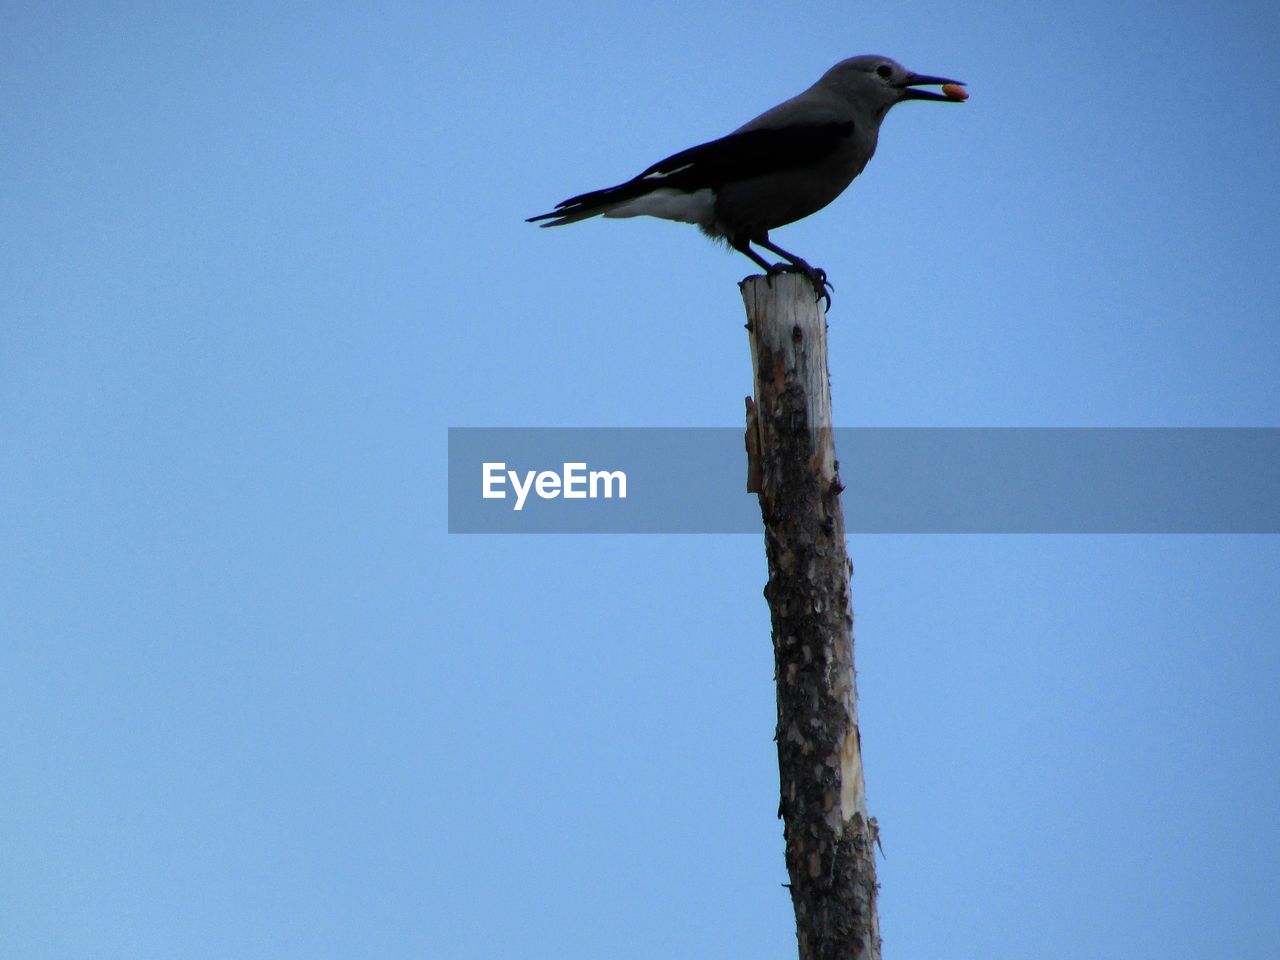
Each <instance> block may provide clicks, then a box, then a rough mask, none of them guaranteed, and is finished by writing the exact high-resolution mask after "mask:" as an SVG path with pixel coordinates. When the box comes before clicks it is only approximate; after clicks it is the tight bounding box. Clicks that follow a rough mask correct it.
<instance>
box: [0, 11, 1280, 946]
mask: <svg viewBox="0 0 1280 960" xmlns="http://www.w3.org/2000/svg"><path fill="white" fill-rule="evenodd" d="M1278 48H1280V8H1277V6H1276V5H1275V4H1274V3H1270V2H1262V0H1248V2H1235V3H1230V2H1229V3H1222V2H1215V3H1210V2H1208V0H1205V2H1196V3H1189V2H1173V3H1155V2H1148V3H1140V2H1135V0H1117V2H1107V3H1103V2H1096V3H1095V2H1088V3H1080V2H1066V3H1060V4H1050V5H1036V4H1027V3H1012V2H1008V3H990V4H969V5H966V4H955V3H934V2H928V0H921V2H917V3H912V4H909V5H902V4H862V3H855V4H851V3H806V4H793V5H786V4H782V5H780V4H778V3H754V2H746V3H736V4H731V5H728V4H726V5H711V4H700V5H699V4H688V3H681V4H675V3H659V4H654V3H646V4H632V5H620V4H613V3H607V2H606V3H595V4H582V5H569V4H564V3H557V2H550V3H539V4H527V5H523V6H514V7H513V6H512V5H510V4H493V3H486V2H477V3H469V4H459V5H450V6H447V7H443V8H442V6H441V5H440V4H430V3H405V4H373V5H368V4H363V5H361V4H349V5H341V4H311V3H309V4H287V3H286V4H260V5H254V4H237V3H228V4H221V5H215V6H203V5H202V6H194V5H190V4H182V3H176V4H175V3H151V4H140V3H133V4H116V5H113V6H111V7H98V6H92V5H88V4H63V5H50V4H35V3H26V4H21V3H9V4H6V5H4V7H3V11H2V12H0V91H3V94H2V95H0V130H3V139H4V148H3V149H0V797H2V798H3V800H0V864H2V865H3V866H2V869H0V903H2V904H3V907H0V956H4V957H14V958H24V960H42V958H75V960H84V958H99V957H102V958H114V957H120V958H153V957H154V958H165V960H175V958H184V960H185V958H218V960H222V958H226V957H237V958H244V960H247V958H273V960H275V958H282V957H289V958H293V957H297V958H306V960H317V958H328V957H332V958H344V960H345V958H351V957H406V958H408V957H413V958H421V957H432V958H434V957H447V958H451V960H468V958H477V960H479V958H483V960H492V958H494V957H502V958H510V960H517V958H547V957H555V958H558V960H577V958H584V960H586V958H590V960H600V958H605V957H607V958H610V960H625V958H644V960H653V958H659V957H662V958H685V957H699V958H714V957H724V958H730V957H732V958H735V960H754V958H761V960H763V958H769V960H776V958H778V957H786V956H790V955H793V951H794V934H793V925H792V918H791V912H790V904H789V901H788V899H787V896H786V891H785V890H784V889H783V888H782V887H781V886H780V884H781V883H782V882H784V881H785V879H786V878H785V875H784V868H783V862H782V849H781V831H780V825H779V823H778V821H777V820H776V819H775V818H774V813H775V810H776V806H777V784H776V757H775V754H774V752H773V743H772V741H771V735H772V723H773V711H774V706H773V685H772V683H773V681H772V659H771V650H770V644H769V633H768V629H769V628H768V611H767V609H766V607H765V604H764V601H763V599H762V597H761V594H760V591H761V587H762V585H763V582H764V578H765V565H764V556H763V548H762V544H761V542H760V539H759V538H757V537H753V536H736V537H694V536H685V537H681V536H670V537H622V536H618V537H577V538H573V537H526V538H519V537H491V538H482V537H471V538H468V537H450V536H448V535H447V534H446V533H445V511H444V503H445V499H444V498H445V491H444V489H443V483H444V476H445V462H444V457H445V436H446V433H445V431H446V428H447V427H449V426H476V425H499V426H524V425H528V426H554V425H597V426H612V425H627V426H644V425H664V426H669V425H677V426H684V425H692V426H726V425H734V424H737V423H739V422H740V419H741V410H742V397H743V395H744V394H745V393H747V392H748V391H749V389H750V363H749V357H748V351H747V343H746V339H745V336H744V334H743V331H742V320H743V317H742V312H741V304H740V301H739V298H738V292H737V289H736V287H735V282H736V281H737V280H738V279H740V278H741V277H742V276H743V275H744V274H746V273H747V272H749V268H750V265H749V264H748V263H747V261H746V260H745V259H743V258H741V257H739V256H737V255H736V254H729V253H727V252H725V251H723V250H721V249H718V248H716V247H714V246H712V245H711V244H708V243H707V242H706V241H705V240H704V239H703V238H701V237H700V236H698V234H697V232H696V231H694V230H693V229H691V228H687V227H681V226H677V225H673V224H669V223H662V222H658V221H639V220H637V221H626V222H591V223H585V224H581V225H578V226H574V227H572V228H568V229H564V230H558V231H538V230H535V229H534V228H533V227H531V226H529V225H527V224H525V223H523V222H522V218H523V217H526V216H529V215H531V214H534V213H539V212H542V211H543V210H545V209H547V208H548V207H549V205H550V204H553V203H554V202H556V201H558V200H560V199H562V198H563V197H565V196H568V195H570V194H572V193H575V192H578V191H581V190H585V189H590V188H594V187H598V186H605V185H608V184H611V183H615V182H617V181H619V180H621V179H624V178H626V177H629V176H631V175H633V174H634V173H636V172H638V171H639V170H640V169H642V168H643V167H644V166H645V165H647V164H648V163H650V162H652V161H653V160H656V159H658V158H660V157H662V156H665V155H666V154H668V153H671V152H674V151H675V150H678V149H681V148H683V147H686V146H689V145H691V144H693V143H696V142H699V141H701V140H705V139H709V138H712V137H715V136H718V135H720V134H722V133H725V132H727V131H728V130H730V129H732V128H733V127H736V126H737V125H739V124H740V123H742V122H744V121H745V120H747V119H749V118H750V117H752V116H753V115H754V114H756V113H757V112H759V111H760V110H762V109H764V108H765V107H768V106H771V105H772V104H773V103H775V102H777V101H779V100H781V99H783V98H785V97H787V96H790V95H792V94H794V93H796V92H798V91H799V90H800V89H802V88H803V87H805V86H807V85H808V84H809V83H811V82H812V81H813V80H814V79H816V78H817V76H818V75H819V74H820V73H821V72H822V71H823V70H825V69H826V68H827V67H828V66H830V65H831V64H832V63H834V62H835V61H837V60H839V59H842V58H844V57H846V56H851V55H854V54H857V53H865V52H878V53H885V54H889V55H892V56H895V57H897V58H898V59H900V60H902V61H903V62H905V63H906V64H908V65H909V66H910V67H912V68H914V69H916V70H919V71H922V72H931V73H940V74H945V75H950V76H957V77H960V78H961V79H963V80H965V81H967V82H968V83H969V84H970V89H971V91H972V100H971V101H970V102H969V103H968V104H966V105H964V106H951V105H936V104H908V105H906V106H904V107H901V108H899V109H898V110H895V112H894V113H893V114H892V115H891V116H890V117H889V119H888V121H887V123H886V125H885V128H884V131H883V134H882V137H881V141H880V151H879V154H878V155H877V157H876V158H875V159H874V160H873V161H872V164H871V166H870V167H869V168H868V170H867V172H866V173H865V174H864V176H862V177H861V178H860V179H859V180H858V182H857V183H856V184H855V185H854V187H853V188H852V189H851V190H850V191H849V192H848V193H847V194H845V195H844V196H843V197H841V198H840V200H838V201H837V202H836V203H835V204H834V205H832V206H831V207H829V208H828V209H827V210H825V211H823V212H822V213H821V214H819V215H817V216H815V217H813V218H811V219H810V220H807V221H805V222H803V223H800V224H796V225H794V226H792V227H788V228H785V229H784V230H781V231H779V232H778V233H777V234H776V235H775V239H776V240H777V241H778V242H779V243H781V244H782V245H783V246H785V247H787V248H789V249H794V250H796V251H797V252H800V253H802V254H803V255H805V256H806V257H808V258H809V259H810V260H812V261H813V262H815V263H818V264H820V265H822V266H824V267H825V268H826V269H827V270H828V271H829V272H830V274H831V276H832V278H833V280H834V281H835V284H836V301H835V309H834V311H833V313H832V315H831V364H832V380H833V388H834V395H835V406H836V411H837V418H838V420H839V422H840V424H841V425H843V426H859V425H876V426H919V425H928V426H965V425H983V426H1005V425H1018V426H1038V425H1052V426H1062V425H1071V426H1107V425H1116V426H1148V425H1153V426H1184V425H1185V426H1206V425H1222V426H1280V387H1278V381H1277V375H1276V371H1277V370H1280V325H1278V323H1277V320H1278V317H1277V304H1278V303H1280V270H1278V269H1277V251H1278V250H1280V191H1278V190H1277V188H1276V181H1275V168H1276V157H1277V148H1278V146H1280V90H1278V88H1277V79H1278V78H1277V76H1276V50H1277V49H1278ZM850 551H851V554H852V556H853V559H854V562H855V565H856V568H857V573H856V576H855V579H854V605H855V610H856V616H857V633H858V648H857V658H858V667H859V673H860V676H859V682H860V688H861V693H862V698H863V699H862V716H863V741H864V745H865V749H866V765H867V780H868V789H869V796H870V805H871V809H872V812H873V813H874V814H875V815H876V816H877V817H878V818H879V821H880V823H881V826H882V829H883V835H884V845H885V852H886V854H887V859H885V860H883V861H882V862H881V880H882V883H883V892H882V899H881V920H882V926H883V933H884V937H885V951H886V956H889V957H897V958H907V957H922V958H924V957H983V958H984V960H993V958H1004V957H1007V958H1019V960H1022V958H1026V957H1037V958H1041V960H1053V958H1067V957H1070V958H1073V960H1074V958H1076V957H1079V956H1081V955H1085V956H1088V957H1091V958H1110V957H1114V958H1123V960H1143V958H1157V957H1158V958H1161V960H1170V958H1183V957H1185V958H1197V960H1198V958H1202V957H1206V956H1210V957H1212V956H1221V957H1231V958H1233V960H1271V958H1273V957H1274V956H1275V950H1276V943H1277V942H1280V913H1277V911H1276V908H1275V905H1276V902H1277V899H1278V898H1280V868H1277V866H1276V865H1277V863H1280V828H1278V827H1277V818H1276V810H1277V809H1280V764H1278V763H1277V742H1278V739H1280V738H1278V735H1280V697H1278V696H1277V682H1276V677H1277V674H1280V646H1278V644H1277V630H1276V624H1277V620H1278V619H1280V541H1278V540H1277V539H1276V538H1268V537H1261V536H1254V537H1247V536H1241V537H1159V536H1151V537H1118V536H1113V537H1084V536H1080V537H981V536H968V537H960V536H953V537H891V536H877V537H856V538H853V539H852V540H851V542H850Z"/></svg>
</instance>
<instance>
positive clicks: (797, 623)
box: [742, 274, 880, 960]
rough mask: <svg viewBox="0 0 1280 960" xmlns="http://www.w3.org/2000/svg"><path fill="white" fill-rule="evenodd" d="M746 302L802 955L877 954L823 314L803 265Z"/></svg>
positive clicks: (754, 448) (755, 452) (782, 769)
mask: <svg viewBox="0 0 1280 960" xmlns="http://www.w3.org/2000/svg"><path fill="white" fill-rule="evenodd" d="M742 297H743V300H744V301H745V302H746V307H747V330H748V332H749V335H750V337H751V359H752V365H753V367H754V373H755V399H754V401H753V400H752V398H750V397H748V398H747V452H748V461H749V467H748V481H747V483H748V490H750V491H752V492H754V493H757V494H759V497H760V513H761V515H762V517H763V519H764V528H765V550H766V553H767V556H768V561H769V583H768V585H767V586H766V587H765V591H764V593H765V598H766V599H767V600H768V602H769V610H770V614H771V618H772V621H773V650H774V664H775V667H774V669H775V679H776V680H777V684H778V729H777V733H776V735H775V739H776V740H777V742H778V772H779V775H780V780H781V786H782V802H781V804H780V806H779V808H778V814H779V816H780V817H781V818H782V820H783V825H784V829H783V833H784V836H785V839H786V861H787V873H788V874H789V876H790V878H791V902H792V905H793V906H794V907H795V913H796V939H797V941H798V942H799V948H800V960H837V958H838V960H853V958H857V960H879V957H880V924H879V920H878V919H877V916H876V891H877V884H876V870H875V858H874V856H873V853H872V845H873V843H874V841H875V840H876V824H875V821H874V820H873V819H871V818H870V817H868V815H867V800H866V788H865V785H864V783H863V778H862V747H861V740H860V738H859V735H858V694H857V688H856V686H855V682H854V668H853V611H852V607H851V606H850V603H849V575H850V573H851V566H850V563H849V557H848V554H847V553H846V550H845V540H844V513H843V511H842V510H841V507H840V491H841V490H842V489H843V488H842V486H841V484H840V478H839V475H838V464H837V463H836V458H835V445H834V442H833V440H832V435H831V387H830V376H829V374H828V370H827V331H826V317H825V314H824V313H823V310H822V308H821V306H820V304H818V303H816V302H815V301H814V292H813V287H812V285H811V284H810V282H809V280H808V278H806V277H804V276H801V275H799V274H780V275H775V276H773V277H772V278H771V279H770V280H766V278H764V277H760V276H756V277H748V278H747V279H746V280H744V281H743V283H742Z"/></svg>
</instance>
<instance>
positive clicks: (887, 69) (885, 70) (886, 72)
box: [876, 63, 893, 80]
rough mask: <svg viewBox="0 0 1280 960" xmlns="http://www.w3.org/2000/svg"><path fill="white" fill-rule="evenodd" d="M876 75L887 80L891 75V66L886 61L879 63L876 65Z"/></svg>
mask: <svg viewBox="0 0 1280 960" xmlns="http://www.w3.org/2000/svg"><path fill="white" fill-rule="evenodd" d="M876 76H877V77H881V78H883V79H885V80H888V79H889V78H890V77H891V76H893V67H891V66H889V65H888V64H887V63H882V64H880V66H878V67H876Z"/></svg>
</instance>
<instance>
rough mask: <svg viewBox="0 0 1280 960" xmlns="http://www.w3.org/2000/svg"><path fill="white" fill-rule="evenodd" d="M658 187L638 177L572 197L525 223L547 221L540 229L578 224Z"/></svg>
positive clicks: (540, 224) (539, 224) (541, 224)
mask: <svg viewBox="0 0 1280 960" xmlns="http://www.w3.org/2000/svg"><path fill="white" fill-rule="evenodd" d="M656 186H657V184H655V183H653V182H648V183H645V182H643V181H642V180H641V178H640V177H636V179H634V180H628V181H627V182H626V183H620V184H618V185H617V186H616V187H605V188H604V189H603V190H592V191H591V192H590V193H582V194H579V195H578V196H576V197H570V198H569V199H568V200H562V201H560V202H559V203H557V204H556V208H555V209H554V210H552V211H551V212H550V213H540V214H538V215H537V216H536V217H529V218H528V219H527V220H526V221H525V222H526V223H538V221H539V220H545V221H547V222H546V223H538V226H540V227H559V226H562V225H563V224H566V223H577V222H578V221H579V220H587V219H589V218H591V217H598V216H600V215H601V214H605V213H608V212H609V211H610V210H614V209H616V208H618V207H620V206H622V204H624V203H626V202H627V201H629V200H634V199H635V198H636V197H642V196H644V195H645V194H646V193H649V192H650V191H652V190H653V189H654V188H655V187H656Z"/></svg>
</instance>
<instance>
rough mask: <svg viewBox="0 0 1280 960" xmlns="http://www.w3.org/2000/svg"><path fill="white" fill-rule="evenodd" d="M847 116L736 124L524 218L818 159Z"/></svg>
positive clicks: (584, 213) (590, 210) (565, 217)
mask: <svg viewBox="0 0 1280 960" xmlns="http://www.w3.org/2000/svg"><path fill="white" fill-rule="evenodd" d="M853 131H854V125H853V121H851V120H850V121H846V122H832V123H822V124H807V125H804V126H798V125H797V126H790V127H776V128H772V129H767V130H742V131H738V132H737V133H731V134H729V135H728V136H726V137H721V138H720V139H718V140H711V141H710V142H708V143H701V144H699V145H698V146H696V147H690V148H689V149H688V150H681V151H680V152H679V153H673V154H672V155H671V156H669V157H667V158H666V159H665V160H659V161H658V162H657V163H655V164H654V165H653V166H651V167H649V168H648V169H647V170H645V171H644V172H643V173H642V174H640V175H639V176H638V177H634V178H632V179H631V180H628V181H627V182H626V183H620V184H618V185H617V186H616V187H606V188H605V189H603V190H592V191H591V192H590V193H583V194H579V195H578V196H576V197H570V198H569V199H568V200H564V201H562V202H560V203H558V204H556V208H555V210H553V211H552V212H551V213H543V214H540V215H539V216H536V217H530V218H529V222H530V223H533V222H535V221H537V220H548V219H550V218H552V217H558V218H562V219H560V220H557V221H556V222H555V223H548V224H544V226H555V225H556V223H561V222H564V223H572V222H573V221H574V220H581V219H583V218H584V217H589V216H593V215H594V211H596V210H598V209H600V208H603V207H606V206H612V205H615V204H618V203H623V202H625V201H627V200H632V199H634V198H636V197H642V196H644V195H645V194H646V193H649V192H651V191H653V190H658V189H674V190H682V191H684V192H686V193H693V192H695V191H697V190H703V189H708V188H709V189H712V190H716V189H718V188H720V187H721V186H723V185H724V184H726V183H729V182H732V181H734V180H747V179H750V178H751V177H759V176H763V175H764V174H768V173H773V172H776V171H780V170H787V169H790V168H791V167H798V166H802V165H804V164H806V163H812V162H814V161H816V160H820V159H822V158H823V157H825V156H827V155H828V154H830V153H831V152H832V151H834V150H835V149H836V147H837V146H838V145H839V144H840V142H841V141H842V140H844V139H846V138H847V137H850V136H852V135H853Z"/></svg>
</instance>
